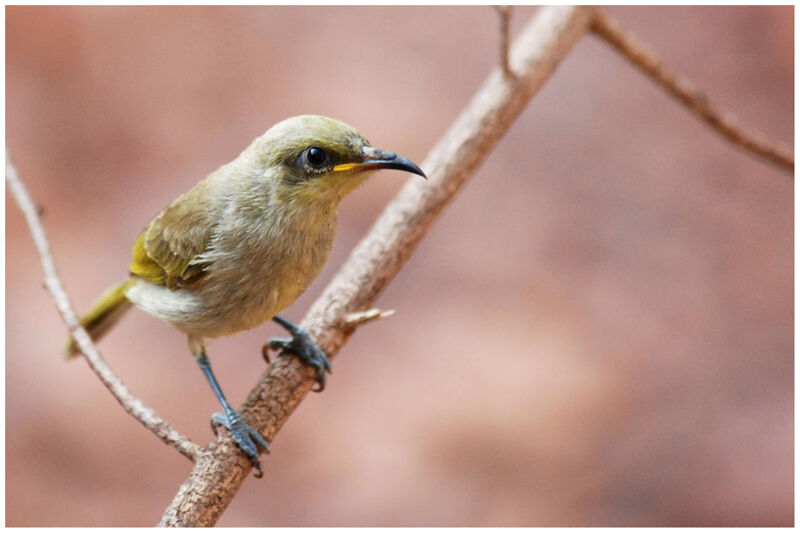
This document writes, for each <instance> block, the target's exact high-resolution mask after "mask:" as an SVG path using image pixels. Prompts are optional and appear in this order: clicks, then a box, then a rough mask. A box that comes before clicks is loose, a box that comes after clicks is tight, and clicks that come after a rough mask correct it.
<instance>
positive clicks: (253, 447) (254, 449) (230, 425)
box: [211, 411, 269, 478]
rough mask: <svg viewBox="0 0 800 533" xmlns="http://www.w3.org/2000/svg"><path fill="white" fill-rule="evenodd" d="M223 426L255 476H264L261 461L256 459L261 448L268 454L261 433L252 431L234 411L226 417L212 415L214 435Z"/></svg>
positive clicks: (267, 448)
mask: <svg viewBox="0 0 800 533" xmlns="http://www.w3.org/2000/svg"><path fill="white" fill-rule="evenodd" d="M218 426H224V427H225V428H227V429H228V431H230V432H231V436H232V437H233V441H234V442H235V443H236V445H237V446H239V448H241V450H242V451H243V452H244V453H245V455H247V457H248V459H250V462H251V463H253V467H255V469H256V473H255V476H256V477H259V478H260V477H261V476H263V475H264V472H263V470H261V460H260V459H259V458H258V449H259V448H262V449H263V450H264V451H265V452H266V453H269V444H268V443H267V441H266V440H265V439H264V437H263V436H261V433H259V432H258V431H256V430H255V429H253V428H252V427H251V426H250V425H249V424H248V423H247V422H245V421H244V418H242V415H240V414H239V413H237V412H236V411H231V412H230V413H228V414H227V415H224V414H222V413H214V414H213V415H212V416H211V430H212V431H213V432H214V435H216V434H217V427H218Z"/></svg>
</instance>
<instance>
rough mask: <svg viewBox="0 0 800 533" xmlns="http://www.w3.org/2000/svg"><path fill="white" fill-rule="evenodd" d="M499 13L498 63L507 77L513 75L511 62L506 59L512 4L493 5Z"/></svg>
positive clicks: (509, 37)
mask: <svg viewBox="0 0 800 533" xmlns="http://www.w3.org/2000/svg"><path fill="white" fill-rule="evenodd" d="M494 7H495V9H497V12H498V13H499V14H500V65H502V67H503V74H504V75H505V76H507V77H508V78H513V77H514V71H513V70H511V63H510V62H509V59H508V46H509V43H510V42H511V10H512V9H513V7H514V6H494Z"/></svg>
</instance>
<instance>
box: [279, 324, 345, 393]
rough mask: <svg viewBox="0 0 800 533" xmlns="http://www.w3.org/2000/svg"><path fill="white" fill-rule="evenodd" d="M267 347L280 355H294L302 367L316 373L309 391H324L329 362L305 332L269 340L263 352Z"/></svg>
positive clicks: (329, 367)
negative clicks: (312, 386)
mask: <svg viewBox="0 0 800 533" xmlns="http://www.w3.org/2000/svg"><path fill="white" fill-rule="evenodd" d="M267 346H268V347H269V348H270V349H272V350H275V351H280V352H281V355H283V354H287V353H290V354H294V355H296V356H297V357H298V358H299V359H300V361H301V362H302V363H303V364H304V365H306V366H310V367H311V368H313V369H314V370H315V371H316V376H315V379H316V381H317V385H316V388H313V389H311V390H312V391H314V392H322V391H323V390H324V389H325V373H326V372H327V373H328V374H330V373H331V362H330V360H329V359H328V356H327V355H325V352H324V351H323V350H322V348H320V347H319V346H318V345H317V343H316V342H314V341H313V340H312V339H311V336H310V335H309V334H308V333H307V332H306V331H304V330H299V331H296V332H295V333H294V335H293V336H292V338H291V339H285V338H274V339H270V341H269V342H268V343H267V344H266V345H265V349H264V352H266V347H267Z"/></svg>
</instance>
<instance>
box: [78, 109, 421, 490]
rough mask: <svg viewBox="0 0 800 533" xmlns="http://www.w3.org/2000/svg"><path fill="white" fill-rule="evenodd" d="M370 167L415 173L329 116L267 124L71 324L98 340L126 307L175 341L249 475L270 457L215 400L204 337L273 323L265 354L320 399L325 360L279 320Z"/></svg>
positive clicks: (177, 207) (169, 216)
mask: <svg viewBox="0 0 800 533" xmlns="http://www.w3.org/2000/svg"><path fill="white" fill-rule="evenodd" d="M379 169H395V170H400V171H405V172H410V173H413V174H417V175H419V176H422V177H423V178H425V177H426V176H425V173H424V172H423V171H422V170H421V169H420V168H419V167H418V166H417V165H416V164H414V163H412V162H411V161H410V160H408V159H406V158H405V157H402V156H399V155H397V154H395V153H393V152H389V151H384V150H381V149H378V148H375V147H373V146H372V145H371V143H370V142H369V141H368V140H367V139H366V138H365V137H364V136H362V135H361V134H360V133H359V132H358V131H357V130H356V129H355V128H353V127H352V126H349V125H347V124H345V123H344V122H342V121H340V120H336V119H333V118H328V117H324V116H320V115H299V116H294V117H291V118H288V119H286V120H283V121H281V122H278V123H277V124H275V125H274V126H272V127H271V128H270V129H269V130H267V131H266V133H264V134H263V135H261V136H260V137H257V138H256V139H254V140H253V141H252V142H251V143H250V145H249V146H248V147H247V148H245V150H244V151H242V153H241V154H240V155H239V156H238V157H237V158H236V159H234V160H233V161H231V162H229V163H227V164H225V165H223V166H221V167H220V168H219V169H217V170H216V171H214V172H212V173H210V174H209V175H208V176H207V177H206V178H205V179H203V180H202V181H200V182H199V183H198V184H197V185H195V186H194V187H193V188H191V189H190V190H189V191H187V192H186V193H184V194H183V195H181V196H179V197H178V198H177V199H176V200H175V201H174V202H172V203H171V204H170V205H169V206H168V207H166V208H165V209H164V210H163V211H162V212H161V213H160V214H159V215H158V216H156V217H155V218H153V219H152V220H151V221H150V222H149V223H148V224H147V226H146V227H145V228H144V230H143V231H142V232H141V234H140V235H139V237H138V238H137V239H136V241H135V243H134V245H133V250H132V260H131V264H130V272H129V277H128V278H127V279H125V280H124V281H123V282H121V283H119V284H117V285H114V286H113V287H111V288H110V289H108V290H107V291H106V292H105V293H103V295H102V296H101V297H100V298H99V299H98V300H97V301H96V302H95V303H94V304H93V305H92V306H91V308H90V310H89V312H88V313H86V315H84V316H83V318H82V319H81V325H82V326H83V327H84V328H85V329H86V331H87V332H88V333H89V335H90V336H91V337H92V338H93V339H94V340H97V339H99V338H100V337H101V336H102V335H104V334H105V333H106V332H107V331H109V330H110V329H111V328H112V327H113V326H114V325H115V324H116V323H117V321H118V320H119V319H120V318H121V317H122V316H123V315H124V314H125V312H126V311H128V309H130V308H131V307H133V306H136V307H138V308H139V309H141V310H143V311H144V312H146V313H148V314H150V315H152V316H154V317H156V318H159V319H161V320H163V321H165V322H167V323H169V324H171V325H172V326H174V327H175V328H177V329H178V330H179V331H181V332H183V333H185V334H186V335H187V338H188V344H189V351H190V352H191V354H192V356H193V357H194V359H195V361H196V362H197V364H198V365H199V367H200V369H201V370H202V372H203V374H204V375H205V377H206V378H207V380H208V382H209V384H210V385H211V388H212V390H213V392H214V394H215V395H216V397H217V399H218V401H219V403H220V405H221V406H222V411H223V412H222V413H215V414H214V415H213V416H212V427H214V426H215V425H222V426H225V427H226V428H228V430H230V432H231V435H232V437H233V440H234V441H235V442H236V444H237V445H238V446H239V448H240V449H241V450H242V451H243V452H244V453H245V455H246V456H247V457H248V458H249V459H250V461H251V462H252V464H253V466H254V467H255V468H256V469H257V471H258V472H257V475H259V474H260V473H261V462H260V459H259V450H264V451H266V452H269V445H268V443H267V442H266V440H265V439H264V437H263V436H262V435H261V434H260V433H259V432H258V431H256V430H255V429H254V428H252V427H251V426H250V425H249V424H247V422H246V421H245V420H244V418H243V417H242V416H241V414H240V413H239V412H237V411H236V410H235V409H233V408H232V407H231V405H230V404H229V403H228V401H227V399H226V398H225V395H224V394H223V392H222V389H221V388H220V386H219V383H218V381H217V379H216V377H215V375H214V373H213V371H212V369H211V363H210V360H209V357H208V355H207V350H206V339H211V338H216V337H221V336H226V335H232V334H234V333H237V332H239V331H243V330H247V329H251V328H254V327H256V326H258V325H260V324H263V323H264V322H267V321H269V320H272V321H274V322H276V323H278V324H279V325H280V326H282V327H283V328H284V329H286V330H287V331H288V332H289V334H290V336H291V337H290V338H278V339H272V340H270V341H269V343H268V344H267V345H265V347H264V350H265V353H266V348H267V346H269V347H270V348H273V349H280V350H281V353H282V354H284V353H285V354H293V355H295V356H297V357H298V358H299V359H300V361H302V362H303V363H304V364H305V365H307V366H309V367H311V368H313V369H314V372H315V380H316V383H317V388H316V389H315V390H317V391H321V390H322V389H323V388H324V386H325V374H326V372H330V370H331V364H330V361H329V360H328V357H327V355H326V354H325V352H324V351H323V350H322V349H321V348H320V347H319V346H318V345H317V344H316V342H314V340H313V339H312V338H311V336H310V335H309V334H308V332H306V331H305V330H304V329H302V328H300V327H299V326H298V325H296V324H295V323H293V322H291V321H290V320H288V319H286V318H284V317H282V316H280V315H279V314H278V313H280V312H281V311H282V310H284V309H285V308H286V307H288V306H289V305H291V304H292V303H293V302H294V301H295V300H296V299H297V298H298V297H299V296H300V295H301V294H302V293H303V292H304V291H305V290H306V289H307V288H308V286H309V285H310V284H311V282H312V281H313V280H314V279H315V278H316V277H317V275H318V274H319V272H320V270H321V269H322V267H323V265H324V264H325V263H326V261H327V259H328V257H329V255H330V251H331V248H332V246H333V241H334V236H335V233H336V225H337V216H336V209H337V206H338V204H339V201H340V200H341V199H342V198H343V197H344V196H345V195H347V194H348V193H350V192H352V191H353V190H354V189H355V188H356V187H358V186H359V185H360V184H362V183H363V182H364V181H365V180H366V179H367V178H368V177H369V176H370V175H371V174H373V173H374V171H376V170H379ZM65 350H66V353H67V356H68V357H69V358H71V357H74V356H75V355H77V354H78V353H79V348H78V345H77V343H76V342H75V340H74V339H72V338H70V339H69V340H68V341H67V344H66V346H65Z"/></svg>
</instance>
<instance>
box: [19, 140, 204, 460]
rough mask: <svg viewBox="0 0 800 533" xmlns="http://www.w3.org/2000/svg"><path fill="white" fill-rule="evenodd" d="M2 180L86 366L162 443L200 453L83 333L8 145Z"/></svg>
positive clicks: (192, 455) (184, 451) (194, 454)
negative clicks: (134, 391) (124, 380)
mask: <svg viewBox="0 0 800 533" xmlns="http://www.w3.org/2000/svg"><path fill="white" fill-rule="evenodd" d="M6 182H8V187H9V189H11V193H12V194H13V195H14V198H15V199H16V201H17V204H18V205H19V208H20V209H21V210H22V213H23V214H24V215H25V219H26V220H27V221H28V227H29V228H30V231H31V237H33V242H34V244H35V245H36V249H37V251H38V252H39V258H40V260H41V263H42V270H44V282H45V286H46V287H47V290H48V291H50V294H51V295H52V296H53V300H55V303H56V307H57V308H58V312H59V313H60V314H61V317H62V318H63V319H64V322H65V323H66V325H67V328H69V331H70V334H71V335H72V336H73V337H74V338H75V341H76V342H77V343H78V346H79V347H80V349H81V352H82V353H83V355H84V357H85V358H86V361H87V362H88V363H89V367H90V368H91V369H92V370H93V371H94V373H95V374H97V377H99V378H100V380H101V381H102V382H103V384H104V385H105V386H106V388H107V389H108V390H109V392H111V394H112V395H113V396H114V398H116V399H117V401H118V402H119V403H120V404H121V405H122V407H123V408H125V410H126V411H127V412H128V413H130V414H131V415H132V416H133V417H134V418H136V419H137V420H138V421H139V422H141V423H142V424H143V425H144V426H145V427H146V428H148V429H149V430H150V431H152V432H153V433H155V434H156V436H157V437H158V438H159V439H161V440H162V441H164V442H165V443H166V444H169V445H171V446H174V447H175V448H176V449H177V450H178V451H179V452H180V453H182V454H183V455H185V456H186V457H188V458H189V459H190V460H192V461H194V460H195V458H196V457H197V455H198V454H199V453H200V446H198V445H197V444H195V443H193V442H192V441H190V440H189V439H188V437H185V436H183V435H181V434H180V433H178V432H177V431H176V430H175V429H174V428H173V427H172V426H171V425H170V424H169V423H168V422H167V421H166V420H164V419H163V418H161V417H160V416H158V415H157V414H156V413H155V411H153V410H152V409H151V408H150V407H148V406H146V405H145V404H144V403H143V402H142V401H141V400H140V399H139V398H137V397H135V396H133V395H132V394H131V393H130V392H129V391H128V388H127V387H126V386H125V384H124V383H122V380H121V379H119V377H118V376H117V375H116V374H114V372H113V371H112V370H111V368H110V367H109V366H108V364H106V362H105V360H103V358H102V356H101V355H100V352H98V351H97V348H95V346H94V344H93V343H92V341H91V339H90V338H89V335H88V334H87V333H86V330H84V329H83V327H81V324H80V321H79V320H78V316H77V315H76V314H75V311H74V310H73V308H72V304H71V303H70V301H69V296H67V293H66V291H65V290H64V288H63V286H62V284H61V279H60V278H59V276H58V272H57V271H56V266H55V262H54V261H53V256H52V255H51V254H50V245H49V244H48V242H47V235H46V234H45V231H44V228H43V227H42V224H41V222H40V221H39V214H38V213H39V209H37V207H36V205H35V204H34V203H33V201H32V200H31V197H30V194H28V190H27V189H26V187H25V185H24V184H23V183H22V180H21V179H20V178H19V175H18V174H17V169H16V168H15V167H14V165H13V164H12V163H11V157H10V156H9V153H8V148H6Z"/></svg>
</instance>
